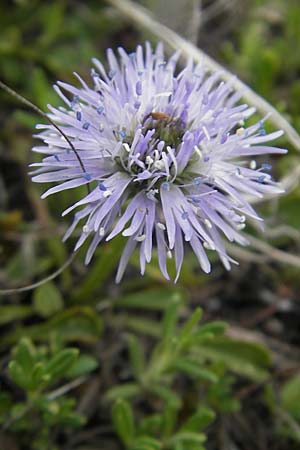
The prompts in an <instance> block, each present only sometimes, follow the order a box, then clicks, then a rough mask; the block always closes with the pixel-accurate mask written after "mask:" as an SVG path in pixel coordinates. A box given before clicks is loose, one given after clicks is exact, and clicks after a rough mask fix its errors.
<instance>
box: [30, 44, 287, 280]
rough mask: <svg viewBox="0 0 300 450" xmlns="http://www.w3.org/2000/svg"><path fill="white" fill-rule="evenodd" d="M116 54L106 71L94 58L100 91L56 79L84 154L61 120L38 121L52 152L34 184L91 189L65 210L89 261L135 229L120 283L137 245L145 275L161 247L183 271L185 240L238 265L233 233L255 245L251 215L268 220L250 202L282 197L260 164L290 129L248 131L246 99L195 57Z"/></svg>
mask: <svg viewBox="0 0 300 450" xmlns="http://www.w3.org/2000/svg"><path fill="white" fill-rule="evenodd" d="M118 53H119V57H118V58H117V57H116V56H115V54H114V53H113V51H112V50H108V52H107V59H108V66H109V69H108V71H106V70H105V68H104V66H103V65H102V64H101V62H100V61H98V60H96V59H94V60H93V63H94V65H95V67H96V70H94V69H92V72H91V75H92V79H93V84H94V86H93V87H92V88H91V87H89V86H88V85H87V84H86V83H85V82H84V81H83V80H82V79H81V78H80V77H78V78H79V81H80V83H81V87H80V88H77V87H74V86H72V85H69V84H66V83H63V82H58V83H57V86H55V90H56V91H57V93H58V94H59V95H60V97H61V98H62V99H63V101H64V103H65V105H66V107H64V108H62V107H61V108H58V109H57V108H53V107H52V106H49V109H50V111H51V113H50V114H49V117H50V118H51V119H52V121H53V122H54V123H56V124H57V125H58V126H59V127H60V128H61V130H62V131H63V132H64V134H65V135H66V136H67V137H68V139H69V140H70V141H71V142H72V145H73V146H74V149H76V152H75V151H74V149H72V148H71V147H70V145H69V143H68V142H67V140H66V139H65V138H64V136H62V135H60V134H59V132H58V131H57V130H56V129H55V128H54V126H53V125H39V126H38V128H40V129H42V132H41V133H40V134H39V135H38V137H39V138H40V139H41V140H42V141H43V142H44V145H43V146H39V147H35V148H34V149H33V150H34V151H36V152H39V153H42V154H45V155H46V156H45V157H44V159H43V161H42V162H41V163H37V164H32V166H35V167H38V169H37V170H36V171H35V172H34V177H33V181H36V182H40V183H45V182H46V183H48V182H54V183H57V182H60V183H59V184H56V185H55V186H54V187H52V188H50V189H48V190H47V191H46V192H45V193H44V194H43V196H42V197H43V198H45V197H47V196H48V195H50V194H54V193H56V192H59V191H63V190H66V189H72V188H76V187H78V186H82V185H87V184H88V185H89V186H90V189H91V190H90V193H88V195H86V196H84V197H83V198H81V199H80V200H79V201H78V202H77V203H75V204H74V205H72V206H70V207H69V208H68V209H67V210H66V211H64V213H63V215H65V214H68V213H69V212H71V211H73V210H77V212H75V215H74V221H73V223H72V225H71V226H70V228H69V229H68V230H67V232H66V234H65V237H64V238H65V239H67V238H68V237H69V236H70V235H71V233H72V232H73V230H74V229H75V227H77V225H78V224H79V223H81V229H82V232H81V235H80V238H79V240H78V242H77V244H76V247H75V250H77V249H78V248H79V247H80V246H81V245H82V244H83V243H84V242H85V241H86V240H87V239H89V241H90V245H89V248H88V251H87V254H86V263H89V261H90V260H91V258H92V255H93V253H94V251H95V249H96V248H97V246H98V245H99V244H100V242H101V241H103V240H106V241H109V240H110V239H113V238H114V237H115V236H117V235H118V234H122V235H123V236H126V238H127V243H126V245H125V247H124V250H123V254H122V257H121V259H120V264H119V268H118V272H117V277H116V280H117V281H120V279H121V278H122V276H123V273H124V271H125V268H126V266H127V263H128V260H129V258H130V256H131V254H132V252H133V251H134V249H135V248H136V247H137V248H138V251H139V256H140V267H141V273H142V274H143V273H144V271H145V265H146V262H147V263H149V262H150V260H151V257H152V249H153V245H154V243H155V245H156V247H157V253H158V262H159V266H160V269H161V271H162V273H163V275H164V276H165V277H166V278H167V279H169V275H168V271H167V260H168V259H169V258H174V261H175V266H176V271H177V275H176V279H177V278H178V276H179V273H180V269H181V265H182V262H183V256H184V241H187V242H188V243H189V244H190V246H191V247H192V249H193V251H194V253H195V254H196V256H197V258H198V260H199V263H200V266H201V267H202V269H203V270H204V272H209V271H210V262H209V259H208V257H207V254H206V249H209V250H212V251H216V252H217V253H218V255H219V257H220V259H221V260H222V262H223V264H224V266H225V267H226V268H227V269H229V268H230V263H231V262H234V261H233V260H232V259H231V258H230V256H228V255H227V253H226V250H225V247H224V242H223V238H224V236H225V238H227V239H228V240H229V241H231V242H238V243H239V244H242V245H245V244H247V240H246V239H245V237H244V236H243V235H242V234H241V230H242V229H243V228H244V227H245V221H246V218H247V217H251V218H252V219H255V220H261V219H260V218H259V217H258V216H257V214H256V212H255V211H254V210H253V208H252V207H251V206H250V204H249V203H248V201H247V197H249V195H251V196H256V197H262V196H263V195H264V194H265V193H267V194H270V193H272V194H274V193H280V192H282V191H281V189H280V188H279V187H278V186H277V185H276V183H275V182H274V181H272V178H271V176H270V174H269V170H270V167H269V165H268V164H263V165H262V166H260V167H259V166H258V165H257V163H256V161H255V160H254V159H253V157H255V156H257V155H263V154H268V153H285V150H283V149H280V148H277V147H272V146H269V145H266V142H267V141H270V140H273V139H276V138H278V137H279V136H281V135H282V132H281V131H277V132H274V133H271V134H266V132H265V131H264V129H263V128H262V127H263V121H260V122H259V123H257V124H255V125H251V126H248V127H246V128H244V121H245V119H247V118H248V117H249V116H251V115H252V114H253V113H254V108H249V107H248V105H245V104H237V102H238V100H239V99H240V96H241V95H240V94H239V93H237V92H232V88H231V86H230V83H225V82H222V81H220V75H219V74H218V73H214V74H209V73H207V71H206V69H205V67H204V65H203V64H198V65H195V64H193V62H192V61H188V63H187V65H186V67H185V68H184V69H183V70H182V71H180V72H179V71H176V62H177V59H178V57H179V54H178V53H175V54H174V55H173V56H172V57H171V58H170V59H169V60H165V58H164V53H163V47H162V45H161V44H159V45H158V46H157V48H156V50H155V51H154V52H153V51H152V49H151V47H150V45H149V44H148V43H146V45H145V48H143V47H141V46H138V47H137V49H136V52H135V53H132V54H127V53H126V52H125V51H124V50H123V49H122V48H119V50H118ZM62 90H63V91H64V92H65V93H66V95H65V94H64V93H63V92H62ZM79 159H80V160H79ZM80 162H81V164H80Z"/></svg>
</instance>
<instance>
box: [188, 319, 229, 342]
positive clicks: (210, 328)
mask: <svg viewBox="0 0 300 450" xmlns="http://www.w3.org/2000/svg"><path fill="white" fill-rule="evenodd" d="M227 328H228V324H227V323H226V322H222V321H221V320H216V321H214V322H209V323H205V324H203V325H202V326H201V328H200V329H199V330H198V331H197V332H196V333H195V334H194V338H195V339H197V338H201V337H202V336H203V335H206V334H207V335H212V336H217V335H220V334H224V333H225V331H226V329H227Z"/></svg>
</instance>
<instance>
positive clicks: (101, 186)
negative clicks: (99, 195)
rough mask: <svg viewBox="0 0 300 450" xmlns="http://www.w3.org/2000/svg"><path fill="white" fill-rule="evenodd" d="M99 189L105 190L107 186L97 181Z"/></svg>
mask: <svg viewBox="0 0 300 450" xmlns="http://www.w3.org/2000/svg"><path fill="white" fill-rule="evenodd" d="M99 189H100V191H103V192H105V191H107V187H106V186H105V185H104V184H103V183H99Z"/></svg>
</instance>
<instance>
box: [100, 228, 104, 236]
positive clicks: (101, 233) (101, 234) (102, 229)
mask: <svg viewBox="0 0 300 450" xmlns="http://www.w3.org/2000/svg"><path fill="white" fill-rule="evenodd" d="M104 234H105V230H104V228H103V227H100V228H99V236H104Z"/></svg>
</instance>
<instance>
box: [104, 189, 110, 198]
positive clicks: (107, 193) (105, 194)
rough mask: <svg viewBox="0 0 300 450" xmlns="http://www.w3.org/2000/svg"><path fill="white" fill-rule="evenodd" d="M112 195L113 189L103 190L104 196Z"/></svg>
mask: <svg viewBox="0 0 300 450" xmlns="http://www.w3.org/2000/svg"><path fill="white" fill-rule="evenodd" d="M110 195H112V191H110V190H109V189H107V190H106V191H104V192H103V197H105V198H106V197H109V196H110Z"/></svg>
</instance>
